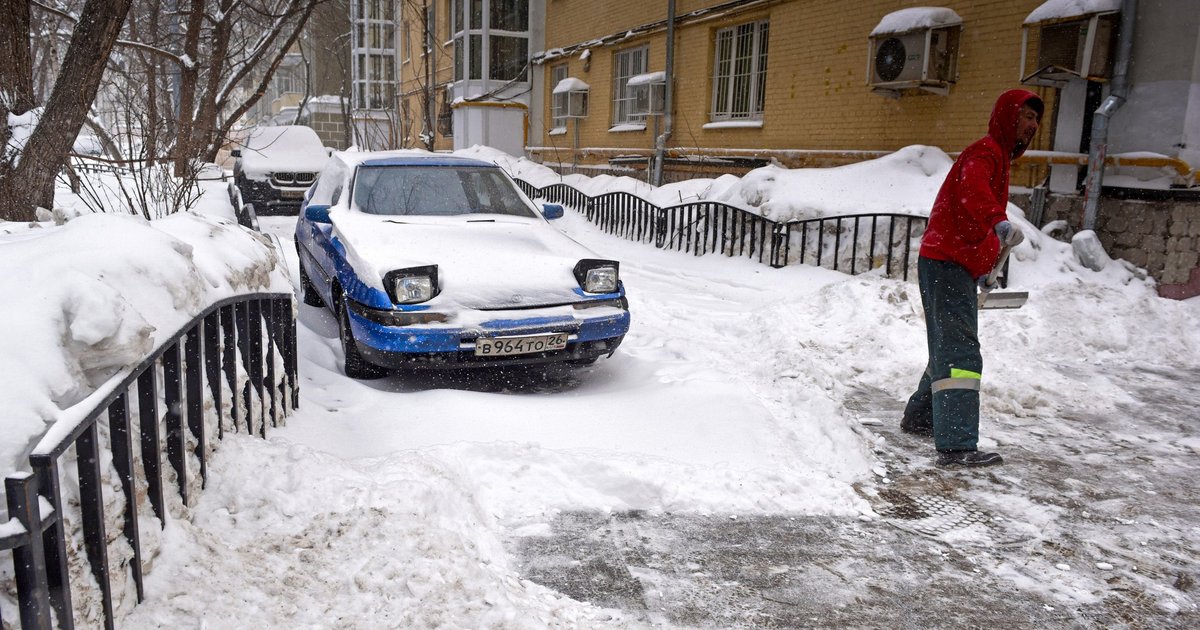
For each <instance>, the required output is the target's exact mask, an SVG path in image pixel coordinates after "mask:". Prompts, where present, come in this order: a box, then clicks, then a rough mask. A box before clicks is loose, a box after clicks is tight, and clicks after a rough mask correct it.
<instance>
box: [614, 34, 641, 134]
mask: <svg viewBox="0 0 1200 630" xmlns="http://www.w3.org/2000/svg"><path fill="white" fill-rule="evenodd" d="M648 53H649V48H648V47H646V46H641V47H639V48H630V49H628V50H620V51H617V52H616V53H615V54H613V117H612V124H613V126H616V125H630V124H641V125H644V124H645V123H646V117H645V115H638V114H634V113H633V112H634V111H635V109H634V99H635V98H636V95H635V94H634V93H633V91H632V90H630V89H629V79H631V78H633V77H635V76H637V75H639V74H645V72H646V64H647V56H648Z"/></svg>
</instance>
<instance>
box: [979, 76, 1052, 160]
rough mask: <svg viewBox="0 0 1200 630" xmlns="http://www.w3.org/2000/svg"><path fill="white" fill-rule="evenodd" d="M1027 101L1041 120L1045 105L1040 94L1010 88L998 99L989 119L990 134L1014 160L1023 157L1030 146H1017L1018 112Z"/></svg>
mask: <svg viewBox="0 0 1200 630" xmlns="http://www.w3.org/2000/svg"><path fill="white" fill-rule="evenodd" d="M1026 103H1028V104H1029V106H1030V107H1032V108H1033V109H1034V110H1035V111H1037V113H1038V120H1039V121H1041V118H1042V112H1043V111H1044V109H1045V105H1043V104H1042V99H1041V97H1040V96H1038V95H1037V94H1034V93H1033V92H1030V91H1029V90H1009V91H1007V92H1005V93H1003V94H1001V95H1000V98H998V99H996V106H995V107H993V108H992V118H991V120H989V121H988V135H989V136H991V137H992V138H993V139H994V140H995V141H996V142H998V143H1000V147H1001V148H1002V149H1004V154H1005V155H1007V156H1009V159H1012V160H1015V159H1017V158H1019V157H1021V154H1022V153H1024V152H1025V149H1027V148H1029V147H1025V146H1021V147H1018V146H1017V114H1018V113H1019V112H1020V111H1021V106H1022V105H1024V104H1026Z"/></svg>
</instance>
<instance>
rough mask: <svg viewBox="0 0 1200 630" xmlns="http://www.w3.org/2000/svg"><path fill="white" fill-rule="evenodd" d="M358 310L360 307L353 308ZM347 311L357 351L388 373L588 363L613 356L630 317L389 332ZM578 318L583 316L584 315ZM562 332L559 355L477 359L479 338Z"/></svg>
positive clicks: (609, 312) (538, 319) (618, 314)
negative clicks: (564, 342) (564, 341)
mask: <svg viewBox="0 0 1200 630" xmlns="http://www.w3.org/2000/svg"><path fill="white" fill-rule="evenodd" d="M355 306H356V307H357V306H358V305H355ZM360 310H362V309H361V308H351V309H349V312H350V330H351V332H352V333H353V334H354V340H355V342H356V343H357V344H358V350H359V352H361V353H362V355H363V357H364V358H366V359H367V360H368V361H370V362H371V363H374V364H376V365H380V366H383V367H387V368H393V369H402V368H466V367H483V366H494V365H525V364H536V363H554V362H559V361H589V360H593V359H595V358H596V357H600V356H604V355H609V354H612V353H613V352H614V351H616V349H617V346H619V345H620V344H621V341H622V340H623V339H624V337H625V333H626V332H628V331H629V324H630V317H629V311H627V310H618V309H615V308H606V309H603V310H604V311H606V313H604V314H600V315H580V314H575V315H549V316H537V315H532V314H530V315H529V316H525V317H510V316H508V315H511V314H512V313H511V312H509V313H507V314H506V316H505V317H497V318H496V319H492V320H488V321H484V322H482V323H481V324H480V325H478V326H470V327H456V326H449V325H442V324H435V325H410V326H388V325H384V324H381V323H379V322H376V321H372V320H371V319H368V318H367V317H364V316H363V315H361V314H360V313H359V312H358V311H360ZM581 313H587V311H586V310H584V311H581ZM560 332H565V333H567V334H568V338H567V347H566V348H564V349H561V350H553V351H548V352H537V353H530V354H518V355H507V356H491V357H484V356H476V355H475V340H476V339H477V338H479V337H511V336H524V335H541V334H549V333H560Z"/></svg>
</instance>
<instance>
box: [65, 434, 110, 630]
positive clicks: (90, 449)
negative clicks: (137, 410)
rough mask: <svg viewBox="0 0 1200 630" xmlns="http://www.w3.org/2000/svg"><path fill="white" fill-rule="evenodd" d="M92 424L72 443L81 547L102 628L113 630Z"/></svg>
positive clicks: (97, 451) (96, 441) (97, 453)
mask: <svg viewBox="0 0 1200 630" xmlns="http://www.w3.org/2000/svg"><path fill="white" fill-rule="evenodd" d="M98 433H99V431H98V430H97V429H96V423H94V422H93V423H91V424H89V425H88V427H87V428H86V429H84V430H83V432H82V433H80V434H79V439H77V440H76V441H75V451H76V455H77V457H78V458H77V459H76V462H75V465H76V468H77V469H78V470H79V511H80V513H81V516H82V517H83V546H84V548H85V549H86V550H87V557H88V564H90V565H91V567H92V575H94V576H95V577H96V582H97V583H98V584H99V585H100V597H101V602H100V603H101V608H102V609H103V610H104V627H105V628H106V630H113V628H114V627H115V626H114V622H113V607H112V581H111V580H110V579H109V575H110V573H109V567H108V535H107V534H106V533H105V531H104V494H103V492H101V490H100V483H101V481H100V445H99V441H100V440H99V439H98Z"/></svg>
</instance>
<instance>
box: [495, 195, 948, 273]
mask: <svg viewBox="0 0 1200 630" xmlns="http://www.w3.org/2000/svg"><path fill="white" fill-rule="evenodd" d="M516 182H517V185H518V186H519V187H520V188H521V190H522V191H524V192H525V194H526V195H528V196H529V198H530V199H543V200H545V201H547V202H550V203H561V204H564V205H567V206H570V207H572V208H574V209H576V210H578V211H580V212H582V213H583V215H584V216H585V217H586V218H587V219H588V220H589V221H591V222H592V223H595V224H596V225H597V226H599V227H600V229H602V230H604V231H605V232H608V233H609V234H613V235H616V236H621V237H624V238H627V239H630V240H634V241H640V242H644V243H653V244H654V245H655V246H656V247H659V248H663V249H673V250H679V251H684V252H691V253H693V254H695V255H697V256H699V255H703V254H708V253H722V254H725V255H727V256H739V257H745V258H750V259H752V260H756V261H758V262H760V263H764V264H768V265H771V266H772V267H783V266H786V265H789V264H811V265H816V266H819V267H827V268H830V269H833V270H835V271H845V272H847V273H850V274H852V275H853V274H857V273H863V272H866V271H870V270H872V269H877V268H882V269H883V271H884V273H885V274H886V275H888V276H892V277H902V278H904V279H905V280H907V279H908V276H909V270H910V268H911V267H912V264H911V263H912V262H914V261H915V257H914V256H913V252H912V245H913V240H914V239H916V238H919V237H920V236H921V235H922V234H923V233H924V231H925V226H926V223H927V222H928V218H927V217H923V216H918V215H909V214H897V213H880V214H856V215H844V216H836V217H824V218H817V219H805V220H802V221H787V222H778V221H772V220H771V219H767V218H765V217H763V216H761V215H758V214H754V213H753V212H748V211H746V210H743V209H741V208H738V207H735V206H731V205H729V204H725V203H721V202H716V201H698V202H692V203H685V204H680V205H677V206H670V207H667V208H661V207H659V206H657V205H655V204H653V203H650V202H649V201H647V200H645V199H643V198H641V197H638V196H637V195H633V194H630V193H627V192H612V193H605V194H602V195H598V196H596V197H591V196H589V195H587V194H585V193H583V192H581V191H579V190H577V189H576V188H573V187H572V186H569V185H567V184H550V185H548V186H546V187H544V188H538V187H536V186H534V185H532V184H530V183H528V182H526V181H524V180H521V179H517V180H516Z"/></svg>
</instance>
